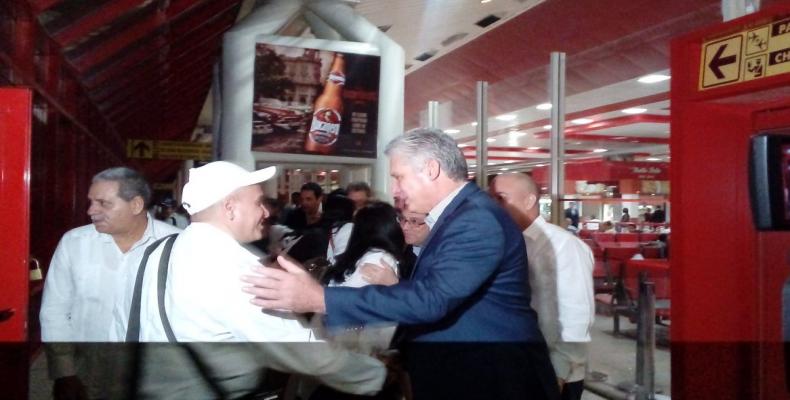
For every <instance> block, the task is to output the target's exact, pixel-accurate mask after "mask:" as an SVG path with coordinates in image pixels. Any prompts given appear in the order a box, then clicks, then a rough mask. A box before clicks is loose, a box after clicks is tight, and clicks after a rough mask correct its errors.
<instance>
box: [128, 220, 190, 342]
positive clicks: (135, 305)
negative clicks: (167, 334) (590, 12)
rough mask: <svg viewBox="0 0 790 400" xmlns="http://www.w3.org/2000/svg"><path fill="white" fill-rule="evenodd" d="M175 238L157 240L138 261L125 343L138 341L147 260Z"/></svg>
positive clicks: (171, 236)
mask: <svg viewBox="0 0 790 400" xmlns="http://www.w3.org/2000/svg"><path fill="white" fill-rule="evenodd" d="M176 236H178V234H177V233H174V234H172V235H168V236H165V237H163V238H161V239H159V240H157V241H156V242H154V243H152V244H151V245H150V246H148V247H147V248H146V249H145V253H143V260H142V261H140V265H139V266H138V267H137V278H136V279H135V281H134V292H133V293H134V294H133V295H132V307H131V309H130V310H129V321H128V324H127V325H126V326H127V329H126V341H127V342H139V341H140V303H141V299H142V292H143V276H144V275H145V265H146V264H147V263H148V258H150V257H151V253H153V252H154V250H156V248H157V247H159V245H160V244H161V243H162V242H164V241H165V240H167V239H170V238H172V239H173V241H175V237H176Z"/></svg>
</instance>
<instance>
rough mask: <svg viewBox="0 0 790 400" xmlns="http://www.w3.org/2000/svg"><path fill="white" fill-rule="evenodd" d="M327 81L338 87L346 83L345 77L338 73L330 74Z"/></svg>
mask: <svg viewBox="0 0 790 400" xmlns="http://www.w3.org/2000/svg"><path fill="white" fill-rule="evenodd" d="M327 80H328V81H330V82H332V83H335V84H338V85H344V84H345V83H346V77H345V75H343V74H341V73H340V72H330V73H329V78H327Z"/></svg>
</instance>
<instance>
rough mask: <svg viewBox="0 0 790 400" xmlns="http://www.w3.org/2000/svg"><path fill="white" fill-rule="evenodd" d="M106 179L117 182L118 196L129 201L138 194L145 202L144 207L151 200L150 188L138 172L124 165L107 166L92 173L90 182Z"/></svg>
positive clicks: (104, 180)
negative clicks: (100, 170)
mask: <svg viewBox="0 0 790 400" xmlns="http://www.w3.org/2000/svg"><path fill="white" fill-rule="evenodd" d="M106 181H110V182H118V197H120V198H122V199H124V200H125V201H131V200H132V199H133V198H135V197H137V196H140V197H142V198H143V201H144V202H145V207H148V204H149V202H150V201H151V188H150V187H149V186H148V182H146V180H145V178H143V176H142V175H141V174H140V173H139V172H137V171H135V170H133V169H131V168H126V167H115V168H108V169H105V170H104V171H102V172H99V173H98V174H96V175H94V176H93V180H92V181H91V183H97V182H106Z"/></svg>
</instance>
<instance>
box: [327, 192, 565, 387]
mask: <svg viewBox="0 0 790 400" xmlns="http://www.w3.org/2000/svg"><path fill="white" fill-rule="evenodd" d="M325 302H326V311H327V314H326V320H325V322H326V324H327V325H328V327H330V328H331V327H341V326H360V325H367V324H374V323H377V322H385V321H394V322H397V323H399V324H401V327H402V328H404V331H405V332H404V333H405V334H406V338H407V341H410V342H411V344H413V345H416V346H417V347H416V348H417V349H418V352H419V354H418V355H417V356H418V358H420V359H421V360H422V362H421V364H425V362H431V361H435V360H434V359H435V358H437V357H432V356H431V353H435V354H437V355H438V354H442V356H440V357H443V356H446V355H448V354H452V355H453V356H454V357H455V361H454V362H452V363H450V364H448V363H449V362H448V363H445V364H444V365H442V366H440V367H437V368H436V369H444V370H441V371H439V370H436V371H432V372H429V374H430V375H431V376H429V377H422V376H414V371H411V372H412V374H413V376H412V379H413V381H414V384H415V386H418V385H420V384H421V382H424V381H425V380H426V379H427V380H428V381H431V382H433V385H434V386H437V385H438V386H439V390H440V391H439V392H434V394H433V395H434V396H440V397H445V395H447V394H448V393H450V392H448V391H447V390H445V391H441V389H442V388H441V385H442V382H444V383H447V384H448V385H449V386H451V387H450V389H452V390H455V389H459V388H460V389H459V390H461V389H464V390H465V385H466V384H468V383H470V381H476V380H477V381H478V382H483V381H485V380H479V379H477V378H479V375H480V373H483V374H488V375H491V374H494V373H493V372H491V371H494V370H496V368H495V367H494V366H492V365H491V364H492V363H480V362H477V361H474V360H473V359H472V357H471V356H470V358H469V359H460V358H458V357H461V358H463V353H469V354H474V353H477V355H476V356H474V359H475V360H479V357H478V356H479V355H480V354H486V355H492V354H501V355H502V357H499V356H497V357H498V359H500V360H501V361H502V362H495V363H494V364H499V365H502V366H504V365H508V367H507V368H510V370H509V371H507V372H505V373H507V374H509V375H510V374H511V372H512V371H514V370H515V369H513V364H514V363H516V364H519V365H529V366H530V368H533V369H530V371H531V372H525V373H527V374H530V375H533V376H540V377H541V379H540V381H541V383H546V384H547V385H553V386H554V387H555V388H556V381H554V379H555V378H554V372H553V370H552V368H551V365H550V362H549V361H548V353H547V351H546V350H545V349H546V347H545V343H544V341H543V336H542V335H541V333H540V330H539V329H538V322H537V315H536V314H535V311H534V310H532V308H530V305H529V303H530V290H529V283H528V278H527V259H526V248H525V247H524V239H523V237H522V236H521V232H520V230H519V229H518V227H517V226H516V225H515V223H514V222H513V221H512V219H511V218H510V217H509V216H508V215H507V214H506V212H505V211H504V209H502V208H501V207H499V206H498V205H497V204H496V203H494V202H493V201H492V200H491V199H490V198H489V196H488V195H487V194H486V193H484V192H482V191H481V190H480V189H479V188H478V187H477V186H476V185H475V184H473V183H469V184H467V185H466V186H465V187H464V188H463V189H462V190H461V191H460V192H459V194H458V195H457V196H456V197H455V199H453V201H452V202H451V203H450V204H449V205H448V206H447V208H446V209H445V210H444V212H443V213H442V215H441V216H440V217H439V219H438V221H437V222H436V224H435V225H434V226H433V228H432V229H431V233H430V235H429V236H428V239H427V240H426V243H425V245H424V246H423V248H422V251H421V252H420V256H419V257H418V259H417V262H416V265H415V267H414V271H413V272H412V278H411V279H410V280H403V281H401V282H400V283H399V284H397V285H394V286H375V285H370V286H366V287H363V288H359V289H355V288H342V287H331V288H327V289H326V292H325ZM481 344H487V345H494V346H497V348H498V349H503V347H502V346H501V345H506V346H511V345H514V344H516V345H517V346H521V345H523V344H527V345H529V346H531V348H532V349H533V350H535V349H536V350H535V352H537V357H533V355H534V354H533V355H529V354H528V355H524V354H522V353H523V352H522V351H521V350H517V351H513V350H512V349H507V350H506V351H489V350H490V349H487V350H486V351H484V352H480V351H479V349H478V347H479V345H481ZM426 345H435V346H433V347H430V346H426ZM469 345H474V346H475V349H474V350H473V351H467V350H469ZM459 346H460V347H459ZM464 346H466V347H464ZM521 347H523V346H521ZM437 348H438V351H434V350H436V349H437ZM530 351H532V350H530ZM530 351H527V352H526V353H529V352H530ZM456 356H458V357H456ZM407 357H408V356H407ZM536 359H537V360H536ZM407 364H408V363H407ZM483 364H485V365H483ZM470 368H472V369H478V370H479V371H478V372H475V370H470ZM516 369H518V368H516ZM518 370H519V371H521V370H520V369H518ZM424 372H425V371H422V373H424ZM458 374H460V375H458ZM467 374H468V377H469V378H472V377H474V376H477V378H475V379H462V380H461V381H459V380H458V379H461V377H463V376H466V375H467ZM451 377H452V378H451ZM422 378H425V379H422ZM512 378H513V377H512V376H510V377H508V376H504V375H502V374H496V376H493V377H492V379H493V380H500V379H501V380H503V382H496V383H494V382H488V383H486V385H493V386H496V385H502V384H505V385H507V384H508V383H507V382H506V381H512V380H513V379H512ZM421 379H422V380H421ZM517 380H518V381H519V382H521V381H524V377H523V376H521V377H519V378H518V379H517ZM489 381H491V380H489ZM432 389H435V388H432ZM491 390H493V388H491ZM548 390H550V388H549V389H548ZM415 391H417V387H415ZM522 392H523V391H522ZM491 393H493V392H491ZM415 394H416V393H415ZM462 394H464V393H463V392H462ZM469 394H470V393H469V392H467V393H465V395H469ZM523 394H524V393H519V394H518V395H517V396H515V397H518V396H520V395H523ZM497 396H499V397H500V398H509V397H513V396H509V395H497ZM420 397H430V396H420ZM535 398H543V397H540V396H536V397H535ZM546 398H552V397H551V396H548V397H546Z"/></svg>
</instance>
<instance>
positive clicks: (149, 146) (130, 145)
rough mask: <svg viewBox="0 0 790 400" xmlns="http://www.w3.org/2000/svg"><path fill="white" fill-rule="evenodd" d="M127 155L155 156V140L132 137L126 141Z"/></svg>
mask: <svg viewBox="0 0 790 400" xmlns="http://www.w3.org/2000/svg"><path fill="white" fill-rule="evenodd" d="M126 156H127V157H129V158H154V141H153V140H140V139H130V140H129V141H127V143H126Z"/></svg>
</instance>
